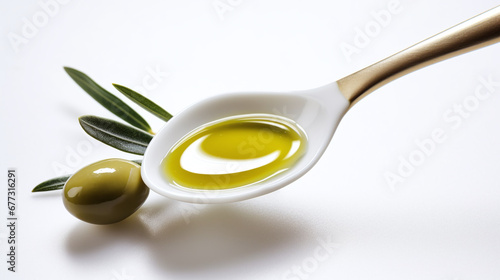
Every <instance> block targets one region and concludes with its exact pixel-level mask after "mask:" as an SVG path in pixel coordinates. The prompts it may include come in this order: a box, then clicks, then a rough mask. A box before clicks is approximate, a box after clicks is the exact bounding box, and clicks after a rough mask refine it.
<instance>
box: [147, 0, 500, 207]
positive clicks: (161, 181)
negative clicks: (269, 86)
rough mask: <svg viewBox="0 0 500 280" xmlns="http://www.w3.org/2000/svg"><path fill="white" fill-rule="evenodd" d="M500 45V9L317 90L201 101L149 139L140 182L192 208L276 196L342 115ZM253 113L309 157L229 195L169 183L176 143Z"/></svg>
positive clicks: (319, 150)
mask: <svg viewBox="0 0 500 280" xmlns="http://www.w3.org/2000/svg"><path fill="white" fill-rule="evenodd" d="M498 41H500V6H498V7H495V8H493V9H491V10H489V11H487V12H485V13H482V14H480V15H478V16H476V17H474V18H471V19H469V20H467V21H465V22H463V23H461V24H458V25H456V26H454V27H452V28H450V29H448V30H446V31H443V32H441V33H439V34H437V35H435V36H433V37H431V38H429V39H426V40H424V41H422V42H420V43H417V44H415V45H413V46H411V47H409V48H407V49H405V50H403V51H401V52H399V53H396V54H394V55H392V56H390V57H388V58H386V59H384V60H381V61H379V62H377V63H375V64H373V65H371V66H368V67H366V68H364V69H362V70H360V71H358V72H356V73H353V74H351V75H349V76H347V77H345V78H342V79H340V80H338V81H337V82H334V83H331V84H328V85H325V86H323V87H320V88H316V89H312V90H306V91H297V92H286V93H255V92H249V93H231V94H225V95H220V96H216V97H213V98H209V99H207V100H204V101H201V102H199V103H196V104H194V105H193V106H191V107H189V108H187V109H185V110H184V111H183V112H181V113H180V114H178V115H177V116H175V117H174V118H172V119H171V120H170V121H169V122H168V123H167V124H166V125H165V126H164V127H163V128H162V129H161V130H160V131H159V132H158V134H157V135H156V136H155V137H154V138H153V140H152V141H151V143H150V144H149V146H148V147H147V149H146V152H145V154H144V159H143V163H142V176H143V180H144V182H145V183H146V185H148V186H149V187H150V188H151V189H152V190H153V191H155V192H157V193H159V194H161V195H164V196H166V197H170V198H173V199H176V200H181V201H185V202H192V203H225V202H234V201H239V200H244V199H249V198H253V197H256V196H260V195H263V194H266V193H269V192H272V191H275V190H277V189H280V188H282V187H284V186H286V185H288V184H290V183H291V182H293V181H294V180H296V179H298V178H299V177H301V176H302V175H304V174H305V173H306V172H307V171H309V170H310V169H311V168H312V167H313V165H314V164H315V163H316V162H317V161H318V160H319V158H320V157H321V155H322V154H323V152H324V151H325V149H326V147H327V146H328V144H329V143H330V140H331V138H332V136H333V133H334V132H335V129H336V128H337V126H338V124H339V122H340V120H341V119H342V117H343V116H344V114H345V113H346V112H347V111H348V109H349V108H350V106H351V105H352V104H354V103H355V102H357V101H359V100H360V99H361V98H362V97H364V96H366V94H368V93H370V92H372V91H373V90H375V89H377V88H379V87H380V86H382V85H383V84H385V83H387V82H390V81H392V80H394V79H396V78H398V77H400V76H403V75H405V74H407V73H409V72H412V71H414V70H417V69H419V68H422V67H424V66H426V65H429V64H432V63H435V62H438V61H441V60H444V59H446V58H449V57H452V56H455V55H458V54H461V53H464V52H468V51H471V50H473V49H477V48H480V47H483V46H486V45H489V44H493V43H496V42H498ZM253 113H265V114H274V115H281V116H284V117H287V118H290V119H292V120H294V121H295V122H296V123H298V124H299V125H300V126H301V127H302V128H303V129H304V130H305V132H306V134H307V136H308V144H307V145H308V147H307V152H306V153H305V155H304V156H303V157H302V158H301V159H300V160H299V161H298V162H297V163H296V164H295V165H293V166H292V167H291V168H289V170H287V171H286V172H283V173H282V174H280V176H276V177H273V178H271V179H268V180H264V181H262V182H259V183H256V184H253V185H251V186H245V187H239V188H233V189H228V190H216V191H214V190H212V191H207V190H194V189H189V188H182V187H178V186H174V185H171V184H169V183H168V180H167V179H166V177H165V173H164V171H163V170H162V169H161V167H160V164H161V162H162V160H163V158H164V157H165V155H166V154H167V153H168V151H169V150H170V148H171V147H172V146H173V145H174V144H175V143H176V142H177V141H178V140H179V139H181V138H182V137H184V136H185V135H186V134H188V133H189V132H190V131H192V130H193V129H195V128H197V127H199V126H201V125H204V124H206V123H208V122H211V121H215V120H219V119H221V118H225V117H229V116H234V115H240V114H253Z"/></svg>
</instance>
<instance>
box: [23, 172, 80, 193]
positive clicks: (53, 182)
mask: <svg viewBox="0 0 500 280" xmlns="http://www.w3.org/2000/svg"><path fill="white" fill-rule="evenodd" d="M69 177H71V175H64V176H61V177H56V178H52V179H50V180H47V181H44V182H42V183H40V184H38V185H37V186H36V187H35V188H34V189H33V190H32V192H46V191H54V190H60V189H62V188H63V187H64V184H65V183H66V181H68V179H69Z"/></svg>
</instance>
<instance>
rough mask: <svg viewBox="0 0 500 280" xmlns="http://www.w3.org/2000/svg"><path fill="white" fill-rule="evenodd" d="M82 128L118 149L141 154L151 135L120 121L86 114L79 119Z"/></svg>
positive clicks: (151, 137)
mask: <svg viewBox="0 0 500 280" xmlns="http://www.w3.org/2000/svg"><path fill="white" fill-rule="evenodd" d="M78 120H79V122H80V125H81V126H82V128H83V130H85V132H87V133H88V134H89V135H90V136H92V137H94V138H95V139H97V140H99V141H101V142H103V143H104V144H107V145H109V146H111V147H114V148H116V149H118V150H120V151H124V152H128V153H132V154H137V155H143V154H144V152H145V151H146V147H147V146H148V144H149V142H150V141H151V139H153V135H151V134H149V133H146V132H144V131H142V130H139V129H137V128H134V127H131V126H129V125H126V124H122V123H120V122H117V121H114V120H110V119H105V118H101V117H97V116H91V115H86V116H82V117H80V118H79V119H78Z"/></svg>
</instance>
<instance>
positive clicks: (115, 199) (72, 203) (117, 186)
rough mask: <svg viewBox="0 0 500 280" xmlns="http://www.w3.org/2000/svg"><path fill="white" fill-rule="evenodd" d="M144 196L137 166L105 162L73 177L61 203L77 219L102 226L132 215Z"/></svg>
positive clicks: (146, 191) (128, 163) (125, 161)
mask: <svg viewBox="0 0 500 280" xmlns="http://www.w3.org/2000/svg"><path fill="white" fill-rule="evenodd" d="M148 194H149V188H148V187H147V186H146V185H145V184H144V182H143V181H142V179H141V167H140V165H138V164H136V163H134V162H131V161H128V160H123V159H106V160H102V161H98V162H96V163H93V164H90V165H88V166H86V167H84V168H82V169H80V170H79V171H78V172H76V173H75V174H73V175H72V176H71V177H70V178H69V179H68V181H67V182H66V184H65V186H64V192H63V202H64V206H65V207H66V209H67V210H68V211H69V212H70V213H71V214H72V215H73V216H75V217H77V218H78V219H80V220H82V221H85V222H88V223H92V224H101V225H102V224H112V223H116V222H119V221H121V220H123V219H125V218H127V217H128V216H130V215H132V214H133V213H134V212H135V211H136V210H137V209H139V207H140V206H141V205H142V204H143V203H144V201H145V200H146V198H147V197H148Z"/></svg>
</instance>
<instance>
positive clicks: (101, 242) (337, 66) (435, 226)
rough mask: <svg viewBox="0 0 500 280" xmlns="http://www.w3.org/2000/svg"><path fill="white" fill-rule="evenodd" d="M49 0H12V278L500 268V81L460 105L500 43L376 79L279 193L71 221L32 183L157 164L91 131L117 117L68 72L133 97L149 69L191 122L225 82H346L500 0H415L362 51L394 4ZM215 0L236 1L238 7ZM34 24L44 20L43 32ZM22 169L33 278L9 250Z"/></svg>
mask: <svg viewBox="0 0 500 280" xmlns="http://www.w3.org/2000/svg"><path fill="white" fill-rule="evenodd" d="M48 2H54V1H49V0H40V1H26V0H25V1H2V3H1V4H0V21H1V25H0V36H1V39H0V50H1V57H0V94H1V99H0V114H1V123H0V124H1V126H0V131H1V132H0V133H1V140H0V141H1V142H0V143H1V148H0V152H1V154H0V160H1V165H0V173H1V174H2V175H1V176H0V178H1V181H0V193H1V196H0V197H1V204H0V217H1V218H2V220H3V221H2V222H0V225H1V226H0V253H1V256H0V260H1V262H0V278H1V279H105V280H110V279H114V280H120V279H384V280H387V279H427V280H434V279H435V280H469V279H470V280H472V279H482V280H486V279H499V277H500V172H499V170H498V168H499V166H500V133H498V131H500V126H499V124H500V122H499V120H500V113H499V111H498V108H500V86H498V85H497V86H496V87H493V90H492V95H491V96H490V97H489V98H488V99H487V100H484V101H480V102H479V105H478V106H477V108H475V109H474V110H473V111H468V112H467V113H468V117H467V118H464V119H462V122H461V123H460V124H458V123H456V122H451V121H449V120H448V121H447V120H446V119H445V118H444V117H443V114H446V113H447V111H448V110H450V109H453V106H454V104H461V103H462V102H463V101H464V100H471V98H473V94H474V91H475V89H476V88H477V87H478V86H480V85H481V82H480V77H483V78H484V79H492V80H495V81H500V68H499V64H498V62H499V61H498V58H499V52H500V45H495V46H490V47H487V48H484V49H481V50H479V51H475V52H473V53H470V54H466V55H463V56H460V57H457V58H454V59H452V60H449V61H446V62H442V63H439V64H437V65H434V66H432V67H428V68H425V69H423V70H420V71H418V72H416V73H413V74H411V75H408V76H406V77H403V78H401V79H399V80H397V81H395V82H393V83H391V84H389V85H387V86H385V87H383V88H381V89H379V90H378V91H376V92H374V93H373V94H372V95H371V96H369V97H368V98H366V99H364V100H363V101H362V102H361V103H359V104H357V105H356V106H355V107H354V108H353V109H351V110H350V111H349V112H348V114H347V115H346V116H345V118H344V119H343V121H342V122H341V124H340V126H339V128H338V130H337V132H336V134H335V136H334V139H333V140H332V142H331V144H330V146H329V148H328V150H327V151H326V153H325V155H324V157H323V158H322V159H321V160H320V162H319V163H318V164H317V165H316V166H315V168H313V170H312V171H311V172H310V173H308V174H307V175H305V176H304V177H302V178H301V179H299V180H298V181H296V182H295V183H293V184H291V185H290V186H288V187H286V188H284V189H282V190H280V191H277V192H275V193H272V194H269V195H266V196H263V197H259V198H256V199H252V200H248V201H244V202H239V203H232V204H227V205H211V206H198V205H195V206H193V205H190V204H185V203H180V202H176V201H172V200H169V199H166V198H163V197H160V196H159V195H156V194H154V193H151V195H150V197H149V198H148V200H147V201H146V203H145V204H144V206H143V207H142V208H141V209H140V210H139V211H138V212H137V213H136V214H134V215H133V216H131V217H130V218H128V219H127V220H125V221H123V222H121V223H118V224H115V225H111V226H95V225H90V224H86V223H84V222H81V221H79V220H77V219H75V218H74V217H73V216H71V215H70V214H69V213H68V212H67V211H66V210H65V208H64V206H63V204H62V201H61V197H60V192H53V193H46V194H32V193H30V190H31V189H32V188H33V187H34V186H35V185H36V184H38V183H40V182H41V181H43V180H46V179H49V178H52V177H55V176H57V175H60V173H61V172H62V173H64V172H63V171H71V172H73V171H75V170H77V169H79V168H81V167H83V166H85V165H86V164H89V163H92V162H95V161H97V160H100V159H105V158H110V157H122V158H138V157H137V156H131V155H128V154H125V153H122V152H119V151H116V150H114V149H112V148H110V147H107V146H105V145H104V144H102V143H100V142H97V141H95V140H93V139H91V138H90V137H88V136H86V135H85V133H84V132H83V130H82V129H81V128H80V127H79V125H78V122H77V118H78V117H79V116H81V115H85V114H94V115H99V116H103V117H108V118H114V119H117V118H116V117H114V116H113V115H111V114H110V113H108V112H107V111H106V109H104V108H103V107H101V106H100V105H99V104H98V103H96V102H95V101H94V100H92V99H91V98H90V97H89V96H87V95H86V94H85V93H84V92H83V91H82V90H81V89H80V88H79V87H78V86H77V85H76V84H75V83H74V82H73V81H72V80H71V79H70V78H69V77H68V76H67V74H66V73H65V72H64V71H63V68H62V67H63V66H71V67H74V68H76V69H79V70H81V71H83V72H85V73H87V74H88V75H89V76H91V77H92V78H93V79H94V80H96V81H97V82H98V83H100V84H101V85H103V86H104V87H105V88H107V89H109V90H110V91H112V92H114V93H116V91H114V89H113V88H112V86H111V83H120V84H123V85H125V86H129V87H132V88H136V89H137V88H138V86H142V85H143V81H147V82H149V87H148V88H149V89H147V90H144V92H143V94H145V95H146V96H147V97H149V98H150V99H152V100H154V101H155V102H157V103H158V104H160V105H162V106H163V107H165V108H166V109H167V110H169V111H170V112H171V113H173V114H174V115H175V114H176V113H178V112H179V111H180V110H182V109H183V108H185V107H186V106H188V105H190V104H192V103H193V102H196V101H198V100H200V99H202V98H205V97H209V96H213V95H216V94H220V93H226V92H237V91H249V90H259V91H262V90H272V91H280V90H299V89H307V88H314V87H316V86H320V85H323V84H326V83H329V82H332V81H335V80H337V79H339V78H341V77H343V76H345V75H348V74H349V73H352V72H353V71H355V70H358V69H361V68H362V67H364V66H367V65H369V64H371V63H373V62H375V61H377V60H379V59H382V58H384V57H386V56H388V55H390V54H392V53H394V52H396V51H398V50H400V49H403V48H405V47H407V46H409V45H411V44H413V43H416V42H418V41H420V40H422V39H424V38H426V37H428V36H431V35H433V34H435V33H437V32H439V31H441V30H443V29H445V28H447V27H450V26H452V25H454V24H456V23H458V22H460V21H462V20H465V19H467V18H469V17H472V16H474V15H475V14H478V13H480V12H482V11H485V10H487V9H489V8H492V7H493V6H495V5H498V3H497V1H494V0H491V1H490V0H480V1H452V0H445V1H435V0H422V1H410V0H400V1H399V6H398V7H399V9H398V13H396V14H394V13H393V14H392V16H391V19H390V21H389V22H387V24H385V25H386V26H383V27H381V28H380V29H379V30H375V29H374V30H375V31H376V32H373V33H372V35H373V36H371V37H370V39H369V42H367V44H366V46H362V47H360V48H358V49H357V53H355V54H352V55H351V56H347V55H345V54H344V53H343V52H342V50H341V46H342V45H344V46H345V45H346V44H350V45H352V46H354V47H356V45H355V41H354V37H355V35H356V32H357V31H356V30H357V28H359V29H361V30H362V29H364V28H366V27H367V26H370V24H373V21H374V16H373V13H379V11H381V10H383V9H387V6H388V5H389V3H390V2H391V1H388V0H371V1H368V0H364V1H328V0H310V1H298V0H274V1H265V0H241V1H237V0H232V1H229V0H221V1H219V2H218V1H213V0H193V1H173V0H168V1H159V0H146V1H124V0H121V1H118V0H115V1H77V0H73V1H67V3H65V4H57V6H50V7H49V8H48V12H47V11H45V10H44V8H43V6H44V5H43V4H40V3H48ZM54 3H58V2H54ZM214 3H219V4H220V3H226V4H227V5H232V6H231V7H232V8H231V9H230V10H227V11H226V12H224V13H221V12H219V13H218V12H217V10H216V9H215V8H214V6H213V5H214ZM46 9H47V8H46ZM48 13H50V15H49V14H48ZM44 14H45V16H44ZM34 17H35V18H34ZM44 21H45V22H44ZM27 22H30V23H34V22H35V23H37V24H38V27H36V26H35V27H36V30H33V29H32V30H30V31H31V33H26V34H24V35H23V28H24V29H26V28H27V27H26V25H28V24H29V23H27ZM379 27H380V25H379ZM25 32H26V30H25ZM25 35H28V36H25ZM15 36H19V37H20V38H23V41H22V43H19V44H18V45H16V44H13V43H12V42H11V39H10V38H13V37H15ZM19 37H18V39H19ZM28 37H29V38H28ZM358 43H359V42H358ZM16 50H17V51H16ZM154 71H157V72H158V71H159V72H160V75H159V76H156V79H151V78H152V76H151V72H154ZM153 78H154V77H153ZM497 83H498V82H497ZM116 94H117V95H118V93H116ZM132 106H133V107H134V108H137V106H134V105H132ZM138 111H139V112H140V113H141V114H142V115H143V116H145V117H146V118H147V120H148V121H149V122H150V124H151V125H152V126H153V128H154V129H155V130H158V129H159V128H160V127H161V121H160V120H157V119H156V118H155V117H154V116H152V115H149V114H148V113H146V112H144V111H143V110H141V109H140V108H138ZM436 129H441V130H442V131H444V134H445V137H446V140H445V141H444V142H443V143H439V144H436V147H435V148H434V149H433V150H432V151H431V152H430V155H429V156H426V157H425V158H424V160H423V163H421V164H420V165H419V166H416V167H415V168H414V170H413V172H412V173H411V174H410V175H409V176H406V177H404V178H403V177H402V178H403V182H398V183H397V184H396V185H395V186H393V187H391V185H390V184H389V183H388V182H387V180H386V178H385V174H387V173H388V172H392V173H394V174H398V166H399V165H400V164H401V162H402V159H406V160H407V159H408V158H409V157H410V155H412V154H415V153H418V150H419V148H418V146H417V144H416V141H417V142H418V141H422V139H425V138H429V137H430V136H431V134H432V132H433V131H434V130H436ZM415 151H417V152H415ZM10 167H14V168H16V169H17V176H18V186H17V197H18V200H17V203H18V205H17V207H18V209H17V215H18V217H19V220H18V231H17V236H16V237H17V242H18V251H17V257H18V259H17V260H18V263H17V266H16V269H17V272H16V273H11V272H8V271H7V263H6V262H5V260H6V258H7V256H6V254H7V251H6V250H7V238H8V231H7V227H6V224H7V220H6V217H7V207H6V205H7V202H6V194H7V193H6V192H7V191H6V188H7V186H6V185H7V183H6V182H7V180H6V173H7V169H8V168H10ZM406 175H407V174H406ZM3 224H5V225H3ZM325 243H328V244H329V245H328V246H325Z"/></svg>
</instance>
